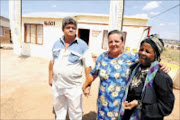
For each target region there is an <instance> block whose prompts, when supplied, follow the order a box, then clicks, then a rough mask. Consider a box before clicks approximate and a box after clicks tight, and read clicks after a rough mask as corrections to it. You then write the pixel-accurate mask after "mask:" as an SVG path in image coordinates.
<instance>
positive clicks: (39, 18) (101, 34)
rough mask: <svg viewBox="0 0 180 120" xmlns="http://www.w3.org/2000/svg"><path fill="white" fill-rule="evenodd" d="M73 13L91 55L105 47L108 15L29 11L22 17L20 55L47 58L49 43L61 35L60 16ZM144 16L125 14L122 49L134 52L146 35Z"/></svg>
mask: <svg viewBox="0 0 180 120" xmlns="http://www.w3.org/2000/svg"><path fill="white" fill-rule="evenodd" d="M65 16H72V17H74V18H75V19H76V20H77V23H78V26H77V36H78V37H80V38H82V39H83V40H84V41H85V42H86V43H87V44H88V46H89V49H90V50H91V52H92V54H93V55H95V56H97V55H99V54H100V53H101V52H102V51H104V50H107V49H108V46H107V34H108V23H109V15H104V14H80V13H59V12H52V13H49V12H46V13H31V14H24V15H23V16H22V48H21V54H22V55H29V56H38V57H43V58H49V57H50V52H51V48H52V45H53V44H54V42H55V41H57V40H58V39H59V38H60V37H61V36H62V35H63V32H62V28H61V26H62V19H63V18H64V17H65ZM147 22H148V19H147V18H130V17H125V18H124V22H123V31H124V32H125V35H124V37H125V48H126V49H127V50H130V51H134V52H136V51H137V49H138V48H139V43H140V42H141V40H142V39H143V38H144V37H146V36H147V35H148V34H149V31H150V28H151V26H147Z"/></svg>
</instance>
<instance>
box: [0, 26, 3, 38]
mask: <svg viewBox="0 0 180 120" xmlns="http://www.w3.org/2000/svg"><path fill="white" fill-rule="evenodd" d="M0 36H3V27H2V26H0Z"/></svg>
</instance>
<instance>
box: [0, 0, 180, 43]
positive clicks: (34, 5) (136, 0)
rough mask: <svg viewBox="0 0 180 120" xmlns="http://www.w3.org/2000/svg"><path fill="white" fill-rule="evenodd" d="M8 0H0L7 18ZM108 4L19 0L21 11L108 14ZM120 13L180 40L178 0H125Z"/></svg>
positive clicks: (88, 0) (101, 0) (104, 0)
mask: <svg viewBox="0 0 180 120" xmlns="http://www.w3.org/2000/svg"><path fill="white" fill-rule="evenodd" d="M8 1H9V0H0V8H1V14H0V15H1V16H4V17H7V18H9V2H8ZM174 6H177V7H174ZM173 7H174V8H173ZM109 8H110V1H109V0H49V1H48V0H36V1H35V0H22V14H26V13H32V12H76V13H97V14H109ZM171 8H172V9H171ZM169 9H170V10H169ZM167 10H169V11H167ZM165 11H167V12H165ZM163 12H164V13H163ZM161 13H162V14H161ZM158 14H160V15H158ZM124 15H125V16H138V17H147V18H148V24H147V25H150V26H152V28H151V31H150V34H155V33H156V34H159V35H160V37H161V38H163V39H171V40H180V22H179V21H180V1H179V0H169V1H168V0H161V1H153V0H125V6H124Z"/></svg>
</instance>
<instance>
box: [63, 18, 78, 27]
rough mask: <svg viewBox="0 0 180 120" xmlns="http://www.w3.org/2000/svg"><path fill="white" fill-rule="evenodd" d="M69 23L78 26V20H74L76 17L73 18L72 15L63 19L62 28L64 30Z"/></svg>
mask: <svg viewBox="0 0 180 120" xmlns="http://www.w3.org/2000/svg"><path fill="white" fill-rule="evenodd" d="M67 24H74V25H75V27H76V28H77V22H76V20H74V18H72V17H69V16H68V17H65V18H64V19H63V20H62V30H64V28H65V26H66V25H67Z"/></svg>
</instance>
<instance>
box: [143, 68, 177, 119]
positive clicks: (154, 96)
mask: <svg viewBox="0 0 180 120" xmlns="http://www.w3.org/2000/svg"><path fill="white" fill-rule="evenodd" d="M173 106H174V94H173V82H172V79H171V78H170V76H169V75H168V74H165V73H164V72H162V71H161V70H158V71H157V73H156V75H155V78H154V81H153V87H148V86H146V88H145V94H144V97H143V98H142V120H162V119H163V118H164V116H166V115H169V114H170V113H171V112H172V110H173Z"/></svg>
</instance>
